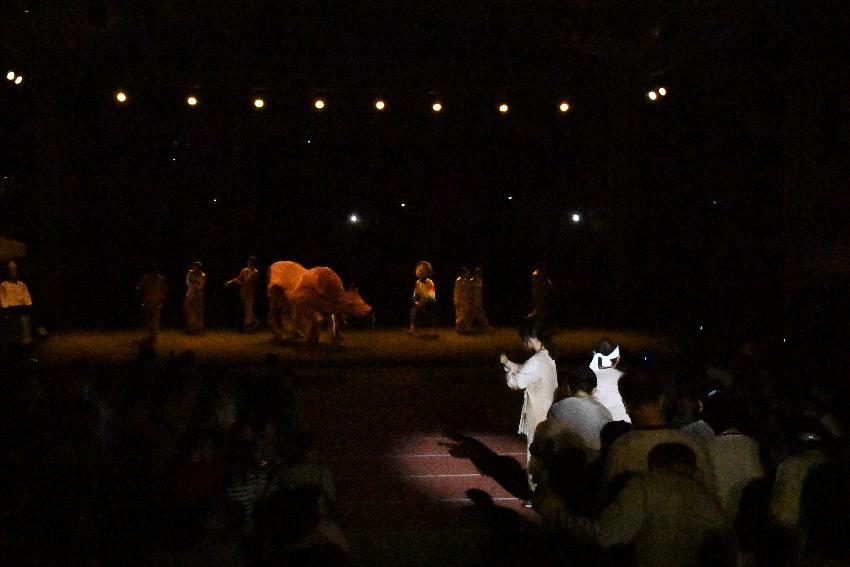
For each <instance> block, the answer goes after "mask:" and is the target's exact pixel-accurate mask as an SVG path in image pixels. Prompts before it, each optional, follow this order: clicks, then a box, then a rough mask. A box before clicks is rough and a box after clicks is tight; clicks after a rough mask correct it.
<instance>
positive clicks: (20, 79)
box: [15, 75, 24, 85]
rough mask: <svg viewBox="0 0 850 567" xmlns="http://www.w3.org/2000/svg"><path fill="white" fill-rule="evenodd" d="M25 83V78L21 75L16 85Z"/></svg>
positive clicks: (16, 80)
mask: <svg viewBox="0 0 850 567" xmlns="http://www.w3.org/2000/svg"><path fill="white" fill-rule="evenodd" d="M23 82H24V78H23V77H21V76H20V75H18V77H17V78H16V79H15V84H16V85H20V84H21V83H23Z"/></svg>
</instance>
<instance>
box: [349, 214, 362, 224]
mask: <svg viewBox="0 0 850 567" xmlns="http://www.w3.org/2000/svg"><path fill="white" fill-rule="evenodd" d="M359 220H360V217H358V216H357V215H356V214H353V215H351V216H350V217H348V221H349V222H351V223H356V222H358V221H359Z"/></svg>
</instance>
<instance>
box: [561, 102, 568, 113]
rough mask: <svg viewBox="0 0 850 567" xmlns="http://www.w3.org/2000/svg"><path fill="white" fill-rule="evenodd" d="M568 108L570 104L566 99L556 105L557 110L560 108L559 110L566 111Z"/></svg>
mask: <svg viewBox="0 0 850 567" xmlns="http://www.w3.org/2000/svg"><path fill="white" fill-rule="evenodd" d="M569 109H570V105H569V104H568V103H567V101H564V102H562V103H561V104H560V106H558V110H560V111H561V112H566V111H568V110H569Z"/></svg>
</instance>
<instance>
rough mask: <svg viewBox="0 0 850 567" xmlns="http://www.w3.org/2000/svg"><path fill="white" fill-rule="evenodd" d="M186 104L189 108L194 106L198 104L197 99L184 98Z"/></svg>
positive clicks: (191, 97)
mask: <svg viewBox="0 0 850 567" xmlns="http://www.w3.org/2000/svg"><path fill="white" fill-rule="evenodd" d="M186 104H188V105H189V106H195V105H197V104H198V99H197V98H195V97H193V96H190V97H186Z"/></svg>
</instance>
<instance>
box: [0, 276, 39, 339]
mask: <svg viewBox="0 0 850 567" xmlns="http://www.w3.org/2000/svg"><path fill="white" fill-rule="evenodd" d="M6 273H7V277H6V279H5V280H3V283H0V314H2V315H3V319H7V318H8V319H11V320H14V319H17V321H18V323H19V325H20V334H19V335H18V336H19V337H20V340H21V344H23V345H28V344H30V343H32V331H31V326H32V324H31V322H30V312H31V311H32V297H30V292H29V289H28V288H27V284H25V283H24V282H22V281H21V280H20V279H18V278H19V273H18V265H17V264H16V263H15V262H14V261H10V262H9V263H8V264H7V265H6Z"/></svg>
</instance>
